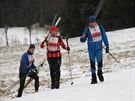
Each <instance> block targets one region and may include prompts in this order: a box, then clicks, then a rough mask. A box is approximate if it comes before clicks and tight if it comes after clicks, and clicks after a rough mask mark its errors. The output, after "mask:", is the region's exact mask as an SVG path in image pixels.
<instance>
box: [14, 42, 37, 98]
mask: <svg viewBox="0 0 135 101" xmlns="http://www.w3.org/2000/svg"><path fill="white" fill-rule="evenodd" d="M34 51H35V45H34V44H30V46H29V49H28V51H27V52H25V53H24V54H23V55H22V57H21V62H20V69H19V79H20V87H19V90H18V95H17V97H21V96H22V92H23V89H24V84H25V79H26V75H27V74H29V75H28V76H29V77H31V78H33V79H34V80H35V92H37V91H38V88H39V77H38V75H37V70H36V66H35V65H34V55H33V54H34Z"/></svg>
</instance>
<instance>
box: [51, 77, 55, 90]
mask: <svg viewBox="0 0 135 101" xmlns="http://www.w3.org/2000/svg"><path fill="white" fill-rule="evenodd" d="M54 83H55V80H54V78H51V89H54V88H55V86H54Z"/></svg>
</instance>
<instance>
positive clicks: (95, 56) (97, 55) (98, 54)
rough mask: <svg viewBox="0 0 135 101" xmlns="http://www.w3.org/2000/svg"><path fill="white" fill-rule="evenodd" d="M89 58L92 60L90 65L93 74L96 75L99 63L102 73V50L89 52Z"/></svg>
mask: <svg viewBox="0 0 135 101" xmlns="http://www.w3.org/2000/svg"><path fill="white" fill-rule="evenodd" d="M89 58H90V64H91V72H92V73H95V72H96V66H95V62H96V61H97V62H98V70H100V71H102V67H103V63H102V58H103V54H102V50H97V51H89Z"/></svg>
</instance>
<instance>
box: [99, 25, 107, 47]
mask: <svg viewBox="0 0 135 101" xmlns="http://www.w3.org/2000/svg"><path fill="white" fill-rule="evenodd" d="M100 29H101V33H102V38H103V41H104V44H105V46H106V47H109V41H108V38H107V35H106V32H105V29H104V28H103V27H102V26H101V27H100Z"/></svg>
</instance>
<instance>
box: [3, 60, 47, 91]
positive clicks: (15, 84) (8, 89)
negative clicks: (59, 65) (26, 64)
mask: <svg viewBox="0 0 135 101" xmlns="http://www.w3.org/2000/svg"><path fill="white" fill-rule="evenodd" d="M44 63H45V60H43V61H42V62H41V63H40V64H39V65H38V66H37V67H36V69H37V71H39V69H40V68H41V67H43V65H44ZM30 74H31V72H29V73H28V74H26V75H25V76H24V77H23V78H22V79H21V80H23V79H25V78H26V77H27V76H28V75H30ZM30 79H31V78H30ZM32 80H33V79H32ZM32 80H31V81H30V80H28V82H27V83H26V84H25V85H24V86H25V87H24V89H25V88H26V87H27V85H28V84H30V83H31V82H32ZM19 83H20V80H18V81H16V82H15V83H13V84H12V85H10V86H9V87H8V88H7V89H5V90H4V91H3V92H2V93H5V92H6V91H10V90H11V89H13V88H14V87H15V86H17V85H18V84H19Z"/></svg>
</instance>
